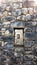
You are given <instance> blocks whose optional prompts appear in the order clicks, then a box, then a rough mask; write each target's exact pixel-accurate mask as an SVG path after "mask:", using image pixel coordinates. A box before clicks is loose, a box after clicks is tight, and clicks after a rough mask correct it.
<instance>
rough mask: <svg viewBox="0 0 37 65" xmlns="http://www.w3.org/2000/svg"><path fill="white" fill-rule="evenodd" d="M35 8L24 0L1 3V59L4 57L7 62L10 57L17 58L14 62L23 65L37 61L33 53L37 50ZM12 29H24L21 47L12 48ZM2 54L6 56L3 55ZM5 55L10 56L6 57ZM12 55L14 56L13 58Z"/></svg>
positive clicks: (36, 13)
mask: <svg viewBox="0 0 37 65" xmlns="http://www.w3.org/2000/svg"><path fill="white" fill-rule="evenodd" d="M36 8H37V6H35V5H34V1H26V0H18V1H17V0H10V1H7V0H6V1H5V0H3V1H2V3H1V4H0V52H1V50H2V52H1V54H0V56H2V57H5V56H6V59H8V58H9V60H10V59H11V58H12V57H15V58H16V57H17V58H16V61H18V60H19V63H22V62H23V63H25V64H26V63H28V62H30V63H32V62H33V61H34V60H36V59H37V56H36V55H37V52H36V51H35V50H37V10H36ZM14 28H23V29H24V32H23V34H24V41H23V43H24V45H23V46H14V43H15V42H14V41H15V36H14ZM6 51H7V52H6ZM10 51H11V52H10ZM4 52H5V53H6V54H4ZM17 52H18V53H17ZM7 53H8V54H9V55H10V56H9V55H7ZM12 54H14V56H13V55H12ZM3 55H4V56H3ZM7 57H8V58H7ZM18 57H19V58H18ZM25 57H26V58H25ZM21 58H22V59H21ZM34 58H35V59H34ZM14 60H15V59H14ZM11 61H12V60H11ZM16 61H15V62H16ZM8 62H9V61H8ZM3 63H4V61H3ZM10 63H12V62H10ZM10 63H9V64H10ZM33 63H34V64H36V63H35V62H33ZM1 65H2V64H1ZM28 65H29V64H28ZM31 65H33V64H31Z"/></svg>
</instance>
